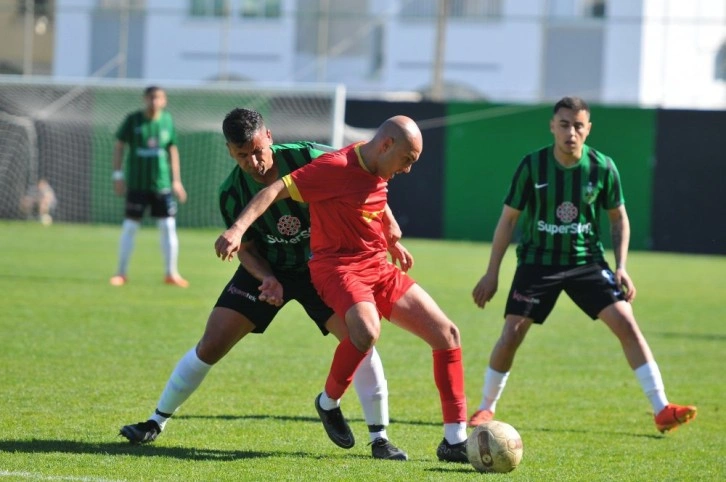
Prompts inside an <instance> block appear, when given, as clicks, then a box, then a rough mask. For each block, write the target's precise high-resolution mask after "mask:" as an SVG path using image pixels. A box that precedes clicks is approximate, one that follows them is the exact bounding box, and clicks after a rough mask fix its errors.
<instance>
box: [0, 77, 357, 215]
mask: <svg viewBox="0 0 726 482" xmlns="http://www.w3.org/2000/svg"><path fill="white" fill-rule="evenodd" d="M149 85H158V86H160V87H162V88H164V89H165V90H166V92H167V95H168V99H169V102H168V106H167V109H168V110H169V111H170V112H171V113H172V115H173V117H174V121H175V123H176V127H177V131H178V138H179V152H180V157H181V167H182V181H183V182H184V185H185V187H186V189H187V193H188V195H189V199H188V201H187V203H186V204H185V205H184V206H182V207H180V210H179V214H178V217H177V219H178V223H179V225H180V226H186V227H190V226H191V227H212V226H215V227H218V226H221V223H222V220H221V217H220V215H219V210H218V207H217V188H218V186H219V184H220V183H221V182H222V181H223V180H224V178H225V177H226V176H227V174H228V173H229V171H230V170H231V169H232V167H233V166H234V161H233V160H232V159H230V158H229V155H228V153H227V149H226V147H225V142H224V137H223V135H222V120H223V119H224V116H225V114H226V113H227V112H229V111H230V110H232V109H233V108H235V107H246V108H251V109H255V110H258V111H259V112H261V113H262V115H263V116H264V118H265V122H266V124H267V126H268V127H269V128H270V129H271V130H272V133H273V139H274V141H275V142H277V143H283V142H292V141H299V140H308V141H315V142H320V143H324V144H329V145H332V146H334V147H342V146H343V144H344V143H345V142H346V141H347V140H348V139H346V138H345V132H346V128H345V95H346V92H345V87H344V86H343V85H339V84H292V83H291V84H285V83H280V84H274V85H273V84H252V83H242V82H219V83H202V82H175V81H168V80H159V81H151V80H145V81H116V80H106V79H104V80H87V81H80V80H73V81H70V80H54V79H51V78H30V79H28V78H24V77H17V76H0V218H6V219H19V218H22V217H24V216H25V214H24V213H23V212H22V211H21V209H20V199H21V198H22V197H23V196H24V194H25V193H26V192H28V190H29V189H31V188H32V187H33V186H35V185H36V184H37V182H38V180H39V179H46V180H47V181H48V182H49V183H50V185H51V186H52V188H53V189H54V191H55V194H56V197H57V200H58V203H57V206H56V208H55V213H54V214H55V215H54V219H55V220H57V221H61V222H81V223H83V222H89V223H117V222H120V221H121V219H122V218H123V200H122V199H121V198H119V197H117V196H116V195H115V194H114V193H113V184H112V181H111V171H112V167H111V157H112V151H113V144H114V142H115V133H116V130H117V129H118V127H119V125H120V124H121V122H122V121H123V119H124V117H125V116H126V115H127V114H128V113H129V112H132V111H134V110H137V109H140V108H142V107H143V103H142V96H143V90H144V89H145V88H146V87H147V86H149Z"/></svg>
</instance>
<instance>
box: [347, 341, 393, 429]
mask: <svg viewBox="0 0 726 482" xmlns="http://www.w3.org/2000/svg"><path fill="white" fill-rule="evenodd" d="M353 384H354V386H355V391H356V393H357V394H358V399H359V400H360V404H361V406H362V407H363V414H364V415H365V419H366V424H367V425H368V426H369V427H370V426H378V427H377V428H380V427H382V430H374V431H372V432H370V431H369V435H370V437H371V441H373V440H375V439H377V438H385V439H388V434H387V433H386V429H385V427H387V426H388V423H389V417H388V382H387V381H386V376H385V374H384V373H383V363H382V362H381V357H380V355H379V354H378V351H377V350H376V348H375V347H373V349H371V350H370V352H368V355H366V357H365V358H364V359H363V361H362V362H361V364H360V366H359V367H358V370H357V371H356V372H355V376H354V377H353Z"/></svg>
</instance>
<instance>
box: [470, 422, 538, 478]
mask: <svg viewBox="0 0 726 482" xmlns="http://www.w3.org/2000/svg"><path fill="white" fill-rule="evenodd" d="M523 454H524V445H523V444H522V437H521V436H520V435H519V432H517V430H516V429H515V428H514V427H512V426H511V425H509V424H508V423H504V422H499V421H496V420H492V421H491V422H486V423H484V424H482V425H479V426H478V427H476V428H475V429H474V431H473V432H471V434H470V435H469V438H468V439H467V442H466V455H467V457H469V462H471V465H473V466H474V468H475V469H476V470H477V471H479V472H511V471H512V470H514V469H516V468H517V466H518V465H519V463H520V462H521V461H522V455H523Z"/></svg>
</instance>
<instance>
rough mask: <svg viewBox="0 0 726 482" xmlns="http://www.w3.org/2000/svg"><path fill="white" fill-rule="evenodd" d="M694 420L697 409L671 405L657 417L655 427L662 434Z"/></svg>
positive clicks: (690, 406) (689, 406)
mask: <svg viewBox="0 0 726 482" xmlns="http://www.w3.org/2000/svg"><path fill="white" fill-rule="evenodd" d="M694 418H696V407H694V406H692V405H676V404H673V403H669V404H668V405H666V407H665V408H664V409H663V410H661V411H660V413H658V415H656V416H655V426H656V428H657V429H658V431H659V432H660V433H666V432H670V431H671V430H675V429H677V428H678V426H679V425H683V424H684V423H688V422H690V421H691V420H693V419H694Z"/></svg>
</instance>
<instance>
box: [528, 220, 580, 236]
mask: <svg viewBox="0 0 726 482" xmlns="http://www.w3.org/2000/svg"><path fill="white" fill-rule="evenodd" d="M537 231H544V232H546V233H549V234H590V233H592V224H591V223H585V224H583V223H570V224H549V223H546V222H545V221H542V220H540V221H538V222H537Z"/></svg>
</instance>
